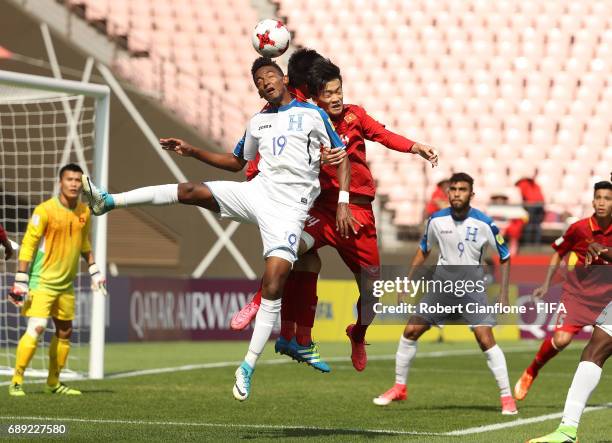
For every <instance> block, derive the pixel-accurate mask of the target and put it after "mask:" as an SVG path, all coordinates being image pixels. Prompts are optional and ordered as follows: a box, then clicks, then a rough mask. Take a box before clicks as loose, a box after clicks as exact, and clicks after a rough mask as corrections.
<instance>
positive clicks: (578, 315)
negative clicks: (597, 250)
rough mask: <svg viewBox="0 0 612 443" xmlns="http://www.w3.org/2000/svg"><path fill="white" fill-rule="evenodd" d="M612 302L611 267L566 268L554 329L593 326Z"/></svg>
mask: <svg viewBox="0 0 612 443" xmlns="http://www.w3.org/2000/svg"><path fill="white" fill-rule="evenodd" d="M611 301H612V273H611V272H610V266H609V265H608V266H606V265H593V266H590V267H588V268H587V267H584V265H581V264H578V265H576V266H575V267H574V268H573V269H571V270H568V272H567V273H566V276H565V283H564V285H563V293H562V295H561V303H563V307H564V308H565V309H564V310H565V312H559V315H558V317H557V324H556V330H560V331H566V332H571V333H577V332H579V331H580V330H581V329H582V328H583V327H584V326H590V325H594V324H595V322H596V320H597V317H598V316H599V314H600V313H601V311H602V310H603V309H604V308H605V307H606V306H607V305H608V304H609V303H610V302H611Z"/></svg>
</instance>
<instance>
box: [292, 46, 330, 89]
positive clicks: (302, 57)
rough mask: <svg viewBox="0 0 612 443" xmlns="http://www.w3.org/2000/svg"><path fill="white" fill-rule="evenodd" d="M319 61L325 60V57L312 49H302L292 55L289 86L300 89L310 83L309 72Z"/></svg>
mask: <svg viewBox="0 0 612 443" xmlns="http://www.w3.org/2000/svg"><path fill="white" fill-rule="evenodd" d="M317 60H324V57H323V56H322V55H321V54H319V53H318V52H317V51H315V50H314V49H310V48H301V49H298V50H297V51H295V52H294V53H293V54H291V57H289V62H288V64H287V76H288V77H289V86H291V87H293V88H300V87H302V86H303V85H305V84H306V83H307V82H308V71H310V68H311V67H312V65H313V63H314V62H315V61H317Z"/></svg>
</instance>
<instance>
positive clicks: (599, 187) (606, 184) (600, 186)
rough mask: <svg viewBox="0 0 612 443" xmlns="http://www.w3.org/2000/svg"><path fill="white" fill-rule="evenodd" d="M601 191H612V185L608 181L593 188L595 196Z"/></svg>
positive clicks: (601, 182)
mask: <svg viewBox="0 0 612 443" xmlns="http://www.w3.org/2000/svg"><path fill="white" fill-rule="evenodd" d="M600 189H608V190H610V191H612V183H610V182H609V181H606V180H603V181H600V182H597V183H595V185H594V186H593V194H595V193H596V192H597V191H599V190H600Z"/></svg>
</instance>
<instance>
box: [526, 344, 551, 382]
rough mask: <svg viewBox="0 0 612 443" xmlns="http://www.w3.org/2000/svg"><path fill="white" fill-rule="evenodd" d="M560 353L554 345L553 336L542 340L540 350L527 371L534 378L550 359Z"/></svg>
mask: <svg viewBox="0 0 612 443" xmlns="http://www.w3.org/2000/svg"><path fill="white" fill-rule="evenodd" d="M558 353H559V351H558V350H557V349H555V347H554V345H553V341H552V337H551V338H547V339H545V340H544V341H543V342H542V346H540V350H539V351H538V353H537V354H536V356H535V358H534V359H533V361H532V362H531V364H530V365H529V367H528V368H527V373H528V374H529V375H531V376H532V377H534V378H535V377H537V376H538V372H540V369H542V366H544V365H545V364H546V363H547V362H548V360H550V359H551V358H553V357H554V356H555V355H557V354H558Z"/></svg>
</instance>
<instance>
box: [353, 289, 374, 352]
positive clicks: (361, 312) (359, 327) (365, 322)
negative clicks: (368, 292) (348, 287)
mask: <svg viewBox="0 0 612 443" xmlns="http://www.w3.org/2000/svg"><path fill="white" fill-rule="evenodd" d="M369 300H371V298H367V300H364V297H363V296H359V299H358V300H357V322H356V323H355V326H354V327H353V333H352V336H353V340H355V341H356V342H357V343H362V342H364V341H365V335H366V331H367V330H368V327H369V326H370V323H372V321H373V320H374V311H373V308H372V306H371V303H368V301H369Z"/></svg>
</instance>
